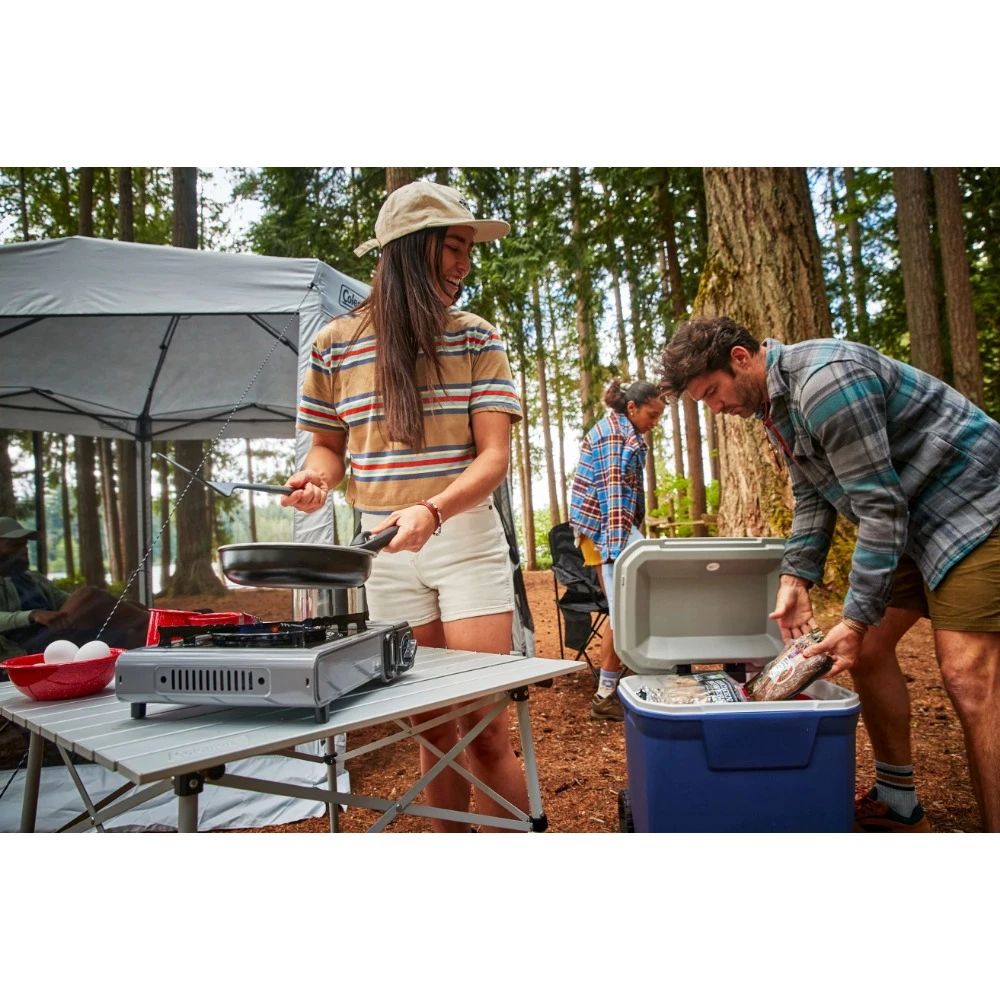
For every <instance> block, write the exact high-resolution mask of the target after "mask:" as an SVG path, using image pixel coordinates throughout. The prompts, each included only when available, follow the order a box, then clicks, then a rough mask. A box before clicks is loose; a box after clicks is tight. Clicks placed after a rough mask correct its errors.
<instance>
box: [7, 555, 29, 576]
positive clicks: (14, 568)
mask: <svg viewBox="0 0 1000 1000" xmlns="http://www.w3.org/2000/svg"><path fill="white" fill-rule="evenodd" d="M30 565H31V563H30V562H29V561H28V557H27V556H22V555H17V556H7V558H6V559H0V574H3V576H20V575H21V574H22V573H27V572H28V567H29V566H30Z"/></svg>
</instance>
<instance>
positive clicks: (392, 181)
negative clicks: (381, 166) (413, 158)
mask: <svg viewBox="0 0 1000 1000" xmlns="http://www.w3.org/2000/svg"><path fill="white" fill-rule="evenodd" d="M416 179H417V168H416V167H386V168H385V193H386V194H392V192H393V191H395V190H396V188H401V187H402V186H403V185H404V184H411V183H412V182H413V181H415V180H416Z"/></svg>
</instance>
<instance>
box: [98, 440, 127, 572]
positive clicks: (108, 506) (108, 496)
mask: <svg viewBox="0 0 1000 1000" xmlns="http://www.w3.org/2000/svg"><path fill="white" fill-rule="evenodd" d="M99 445H100V452H99V453H100V469H101V499H102V500H103V501H104V524H105V525H106V528H107V535H108V564H109V566H110V569H111V579H112V580H122V579H124V576H123V571H122V528H121V520H120V519H119V517H118V491H117V490H116V489H115V457H114V453H113V452H112V450H111V438H101V439H100V441H99Z"/></svg>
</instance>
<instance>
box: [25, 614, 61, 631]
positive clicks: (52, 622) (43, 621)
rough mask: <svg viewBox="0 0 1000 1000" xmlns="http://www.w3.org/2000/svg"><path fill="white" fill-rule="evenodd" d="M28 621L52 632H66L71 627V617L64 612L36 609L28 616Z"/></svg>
mask: <svg viewBox="0 0 1000 1000" xmlns="http://www.w3.org/2000/svg"><path fill="white" fill-rule="evenodd" d="M28 621H29V622H32V623H33V624H35V625H44V626H45V627H46V628H47V629H48V630H49V631H50V632H64V631H65V630H66V629H68V628H69V627H70V624H71V623H70V620H69V616H68V615H66V614H64V613H63V612H62V611H48V610H43V609H41V608H36V609H35V610H34V611H32V612H31V613H30V614H29V615H28Z"/></svg>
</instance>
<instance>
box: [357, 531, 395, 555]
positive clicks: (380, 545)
mask: <svg viewBox="0 0 1000 1000" xmlns="http://www.w3.org/2000/svg"><path fill="white" fill-rule="evenodd" d="M398 534H399V525H397V524H392V525H390V526H389V527H388V528H386V529H385V530H384V531H380V532H379V533H378V534H377V535H372V533H371V532H370V531H362V532H361V533H360V534H358V535H357V537H356V538H355V539H354V541H353V542H351V545H353V546H354V547H355V548H359V549H364V550H365V551H366V552H378V551H380V550H381V549H384V548H385V547H386V546H387V545H388V544H389V542H391V541H392V540H393V539H394V538H395V537H396V535H398Z"/></svg>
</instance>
